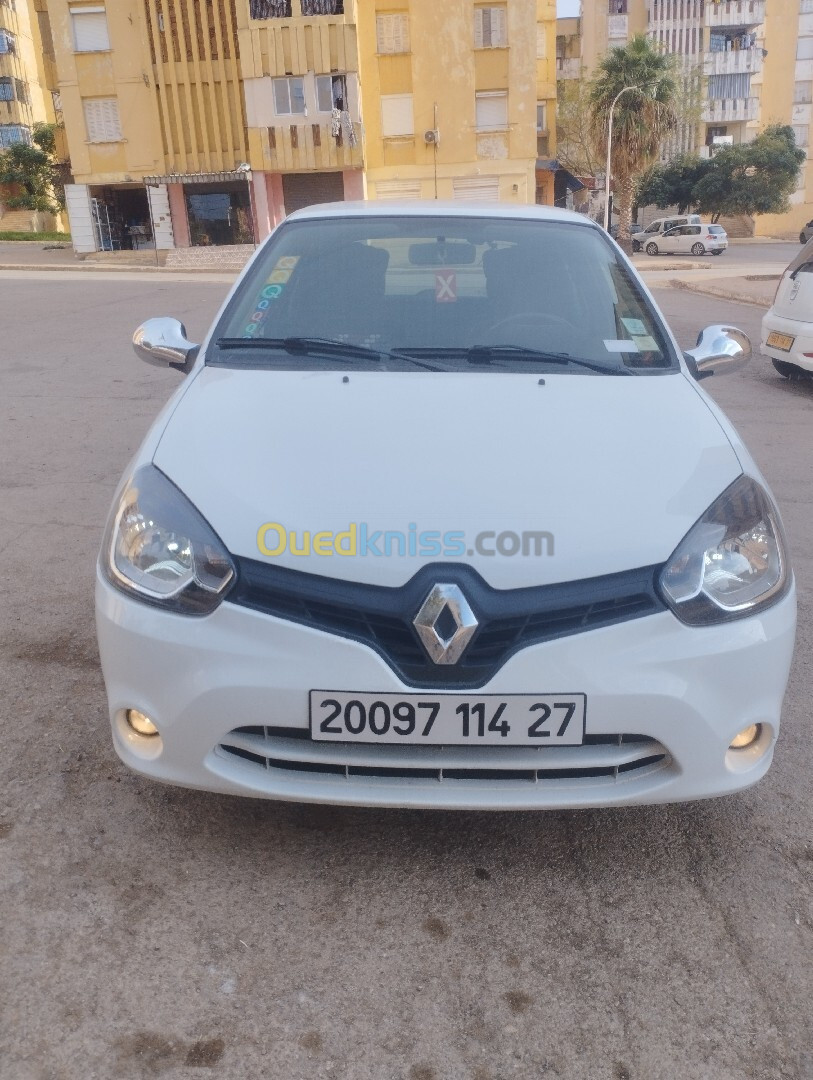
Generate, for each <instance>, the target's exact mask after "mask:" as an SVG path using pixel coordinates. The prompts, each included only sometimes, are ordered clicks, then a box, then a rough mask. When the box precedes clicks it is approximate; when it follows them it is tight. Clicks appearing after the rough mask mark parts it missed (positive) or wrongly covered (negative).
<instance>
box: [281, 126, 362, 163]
mask: <svg viewBox="0 0 813 1080" xmlns="http://www.w3.org/2000/svg"><path fill="white" fill-rule="evenodd" d="M352 127H353V133H354V143H355V145H351V140H350V139H349V137H348V135H349V133H348V130H347V125H346V124H344V125H342V134H341V137H340V138H338V139H337V138H336V137H334V135H333V134H332V125H331V124H330V123H329V122H325V123H320V124H310V123H299V124H288V123H278V124H277V125H276V126H275V127H268V128H263V129H261V140H262V147H263V158H264V167H265V168H266V169H272V170H273V171H274V172H313V171H317V172H322V171H330V170H337V169H358V168H361V166H362V165H363V161H364V155H363V153H362V148H361V124H359V123H358V122H356V123H353V125H352Z"/></svg>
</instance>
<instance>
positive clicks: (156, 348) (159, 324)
mask: <svg viewBox="0 0 813 1080" xmlns="http://www.w3.org/2000/svg"><path fill="white" fill-rule="evenodd" d="M133 348H134V349H135V353H136V356H138V357H139V358H140V359H141V360H146V361H147V363H148V364H153V365H154V366H155V367H171V368H175V369H176V370H177V371H182V372H183V373H184V374H186V373H187V372H188V371H190V370H191V369H192V365H193V364H194V362H195V357H196V356H197V355H198V353H199V352H200V345H195V344H194V342H192V341H188V340H187V337H186V327H185V326H184V325H183V323H180V322H178V320H177V319H166V318H162V319H147V321H146V322H144V323H142V324H141V326H139V328H138V329H137V330H136V332H135V333H134V334H133Z"/></svg>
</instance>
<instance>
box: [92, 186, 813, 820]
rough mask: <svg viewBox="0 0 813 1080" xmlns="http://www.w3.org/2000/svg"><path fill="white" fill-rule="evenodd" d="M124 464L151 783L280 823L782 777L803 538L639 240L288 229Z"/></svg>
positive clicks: (535, 218)
mask: <svg viewBox="0 0 813 1080" xmlns="http://www.w3.org/2000/svg"><path fill="white" fill-rule="evenodd" d="M134 342H135V345H136V350H137V352H138V353H139V354H140V355H141V356H142V357H144V358H145V359H147V360H149V361H150V362H152V363H157V364H167V363H168V364H170V365H172V366H176V367H178V368H180V369H181V370H183V371H185V372H187V378H186V380H185V381H184V383H183V385H182V386H181V387H180V388H179V389H178V391H177V393H176V394H175V395H174V397H173V398H172V399H171V401H170V402H169V404H168V405H167V407H166V408H165V409H164V411H163V412H162V414H161V415H160V417H159V418H158V420H157V421H156V422H155V425H154V426H153V428H152V430H151V431H150V433H149V435H148V436H147V438H146V440H145V442H144V444H143V446H142V447H141V449H140V450H139V451H138V452H137V454H136V456H135V458H134V460H133V462H132V464H131V466H130V467H129V469H128V470H127V473H126V476H125V478H124V480H123V481H122V484H121V487H120V489H119V491H118V493H117V495H116V497H115V502H114V505H113V508H112V511H111V515H110V520H109V523H108V526H107V531H106V534H105V537H104V541H103V546H102V551H101V557H100V560H99V571H98V584H97V619H98V633H99V647H100V652H101V658H102V666H103V670H104V677H105V682H106V685H107V692H108V697H109V707H110V718H111V721H112V727H113V739H114V742H115V746H116V750H117V751H118V753H119V755H120V756H121V758H122V759H123V761H125V762H126V763H127V764H128V765H129V766H130V767H131V768H133V769H135V770H137V771H139V772H141V773H143V774H145V775H147V776H150V777H153V778H154V779H156V780H163V781H166V782H169V783H174V784H184V785H188V786H190V787H196V788H204V789H208V790H211V791H219V792H228V793H232V794H239V795H253V796H259V797H264V798H272V799H289V800H303V801H305V800H306V801H314V802H328V803H346V804H368V805H380V806H420V807H460V808H463V807H469V808H492V809H509V808H532V807H578V806H610V805H622V804H635V803H652V802H666V801H669V800H684V799H695V798H702V797H705V796H710V795H721V794H724V793H727V792H732V791H735V790H737V789H739V788H742V787H745V786H746V785H748V784H751V783H753V782H754V781H756V780H758V779H759V778H760V777H761V776H763V775H764V773H765V772H766V770H767V769H768V767H769V765H770V762H771V757H772V753H773V748H774V743H775V740H776V737H777V733H778V730H779V719H780V712H781V708H782V698H783V694H784V691H785V685H786V682H787V677H788V669H789V665H790V660H791V653H792V649H793V640H794V631H795V597H794V586H793V577H792V573H791V570H790V567H789V565H788V556H787V549H786V546H785V540H784V537H783V533H782V526H781V523H780V520H779V514H778V512H777V509H776V506H775V504H774V502H773V499H772V497H771V495H770V492H769V491H768V489H767V487H766V486H765V482H764V480H763V479H762V477H761V476H760V474H759V471H758V470H757V468H756V466H755V464H754V462H753V460H752V459H751V457H750V455H749V454H748V452H747V450H746V449H745V448H744V446H743V445H742V443H741V442H740V440H739V438H738V437H737V434H736V432H735V431H734V430H733V428H732V427H731V425H730V424H729V423H728V422H727V420H726V419H725V418H724V417H723V416H722V415H721V413H720V412H719V410H718V409H717V408H716V407H715V405H714V404H713V402H712V401H711V400H710V399H709V398H708V397H707V395H706V394H705V393H704V392H703V390H702V388H701V386H700V384H699V380H700V379H701V378H703V377H704V376H706V375H708V374H711V373H713V372H720V371H723V370H726V369H728V370H731V369H733V368H735V367H737V366H738V365H739V364H741V363H742V362H743V361H744V360H745V359H747V355H748V353H749V352H750V346H749V344H748V340H747V338H745V337H744V335H742V334H741V333H740V332H739V331H737V330H735V329H732V328H729V327H724V326H715V327H711V328H708V329H707V330H706V331H704V332H703V333H702V334H701V336H700V339H699V343H698V347H697V348H696V349H695V350H692V351H691V352H690V353H686V354H681V352H680V351H679V349H678V347H677V345H676V343H675V341H674V339H673V337H672V336H671V334H670V332H669V330H668V328H667V326H666V324H665V323H664V320H663V318H662V316H661V315H660V313H659V312H658V310H657V308H656V306H655V304H654V302H653V300H652V298H651V296H650V295H649V294H648V292H647V290H646V288H645V287H644V285H643V284H642V283H641V281H640V279H639V278H638V277H637V275H636V273H635V271H634V270H633V269H632V267H631V266H630V264H629V262H628V261H627V260H626V259H625V258H624V256H623V255H622V253H621V252H620V250H619V248H618V247H616V245H615V244H614V243H613V242H612V241H611V240H610V239H609V238H608V237H607V236H606V235H605V233H604V232H603V231H602V230H601V229H600V228H598V227H597V226H596V225H594V224H593V223H592V222H590V221H587V220H585V219H584V218H582V217H579V216H577V215H574V214H568V213H566V212H559V211H552V210H545V209H541V208H538V207H527V208H526V207H517V206H510V207H487V208H486V207H482V208H478V207H472V206H467V205H465V204H464V205H460V204H455V205H445V204H442V203H434V204H423V203H422V204H415V205H407V206H399V207H398V208H394V207H393V206H392V205H391V204H384V203H379V204H367V203H359V204H342V205H338V206H315V207H311V208H310V209H307V210H304V211H300V212H298V213H296V214H294V215H292V216H291V217H290V218H289V219H288V220H287V221H285V223H284V224H283V225H281V226H280V227H279V228H278V229H277V230H276V231H275V232H274V233H273V235H272V236H271V237H270V238H269V239H268V241H267V242H266V243H265V244H264V245H263V247H262V248H261V249H260V250H259V252H258V253H257V255H256V257H255V258H254V260H253V261H252V263H251V264H250V265H249V266H248V268H247V269H246V271H245V273H244V274H243V275H242V276H241V278H240V280H239V281H238V282H237V284H236V286H235V288H234V289H233V290H232V293H231V295H230V296H229V298H228V300H227V302H226V304H225V305H224V307H223V309H222V310H221V312H220V313H219V315H218V316H217V318H216V320H215V323H214V327H213V329H212V331H211V332H210V334H209V335H208V337H207V339H206V341H205V342H204V344H203V346H198V345H194V344H192V343H191V342H189V341H187V340H186V335H185V331H184V329H183V327H182V326H181V325H180V323H178V322H176V321H174V320H171V319H153V320H150V321H149V322H148V323H145V324H144V325H143V326H142V327H140V328H139V330H138V331H137V332H136V335H135V339H134Z"/></svg>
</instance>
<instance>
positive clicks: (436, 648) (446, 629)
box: [412, 585, 477, 664]
mask: <svg viewBox="0 0 813 1080" xmlns="http://www.w3.org/2000/svg"><path fill="white" fill-rule="evenodd" d="M412 625H413V626H414V627H415V629H416V630H417V632H418V637H419V638H420V639H421V642H422V643H423V647H424V648H425V649H426V651H427V653H428V654H429V658H430V659H431V660H433V661H434V663H436V664H456V663H457V661H458V660H459V659H460V657H461V656H462V655H463V650H464V649H465V648H466V646H467V645H468V643H469V641H470V640H471V637H472V634H473V633H474V631H475V630H476V629H477V619H476V618H475V617H474V612H473V611H472V610H471V608H470V607H469V605H468V601H467V600H466V598H465V596H464V595H463V593H462V592H461V590H460V589H459V588H458V587H457V585H435V587H434V588H433V589H432V591H431V592H430V593H429V595H428V596H427V598H426V599H425V600H424V602H423V604H422V605H421V610H420V611H419V612H418V614H417V615H416V616H415V618H414V619H413V621H412Z"/></svg>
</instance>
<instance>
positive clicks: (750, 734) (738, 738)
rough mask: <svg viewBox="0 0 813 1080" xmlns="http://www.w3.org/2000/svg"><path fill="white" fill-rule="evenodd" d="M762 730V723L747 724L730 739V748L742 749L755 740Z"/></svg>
mask: <svg viewBox="0 0 813 1080" xmlns="http://www.w3.org/2000/svg"><path fill="white" fill-rule="evenodd" d="M761 732H762V724H749V725H748V727H746V728H743V729H742V731H741V732H740V733H739V734H738V735H735V736H734V738H733V739H732V740H731V746H730V747H729V749H730V750H744V749H745V748H746V747H748V746H751V745H752V744H753V743H755V742H756V741H757V739H758V738H759V736H760V734H761Z"/></svg>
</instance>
